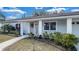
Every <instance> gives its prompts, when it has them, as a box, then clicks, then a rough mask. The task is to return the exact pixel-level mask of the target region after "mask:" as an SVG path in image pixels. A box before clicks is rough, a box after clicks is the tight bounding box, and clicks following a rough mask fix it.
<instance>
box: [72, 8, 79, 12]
mask: <svg viewBox="0 0 79 59" xmlns="http://www.w3.org/2000/svg"><path fill="white" fill-rule="evenodd" d="M76 11H79V9H72V10H71V12H76Z"/></svg>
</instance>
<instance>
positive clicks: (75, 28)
mask: <svg viewBox="0 0 79 59" xmlns="http://www.w3.org/2000/svg"><path fill="white" fill-rule="evenodd" d="M73 22H75V24H73V25H72V33H73V34H75V35H77V36H79V24H76V22H79V19H73Z"/></svg>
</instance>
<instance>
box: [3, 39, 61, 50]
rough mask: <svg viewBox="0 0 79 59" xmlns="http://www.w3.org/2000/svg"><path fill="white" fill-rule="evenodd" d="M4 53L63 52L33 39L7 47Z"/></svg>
mask: <svg viewBox="0 0 79 59" xmlns="http://www.w3.org/2000/svg"><path fill="white" fill-rule="evenodd" d="M4 51H61V50H60V49H58V48H56V47H54V46H51V45H49V44H47V43H44V42H40V41H37V40H33V39H22V40H20V41H18V42H17V43H15V44H13V45H11V46H9V47H7V48H5V49H4Z"/></svg>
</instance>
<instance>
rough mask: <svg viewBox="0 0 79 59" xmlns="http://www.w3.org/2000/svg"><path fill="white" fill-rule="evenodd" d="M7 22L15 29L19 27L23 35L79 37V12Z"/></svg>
mask: <svg viewBox="0 0 79 59" xmlns="http://www.w3.org/2000/svg"><path fill="white" fill-rule="evenodd" d="M5 22H6V23H9V24H11V25H13V26H15V27H17V26H18V27H19V29H20V34H21V35H24V34H28V33H30V32H32V33H34V34H35V35H42V34H43V33H44V32H48V33H51V32H62V33H71V34H75V35H77V36H78V35H79V12H69V13H59V14H51V15H42V16H32V17H29V18H25V19H14V20H6V21H5Z"/></svg>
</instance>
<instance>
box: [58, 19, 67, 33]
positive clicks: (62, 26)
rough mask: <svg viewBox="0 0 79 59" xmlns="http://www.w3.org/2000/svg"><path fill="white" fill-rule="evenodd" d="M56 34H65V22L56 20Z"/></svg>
mask: <svg viewBox="0 0 79 59" xmlns="http://www.w3.org/2000/svg"><path fill="white" fill-rule="evenodd" d="M57 32H62V33H66V32H67V23H66V20H58V21H57Z"/></svg>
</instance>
